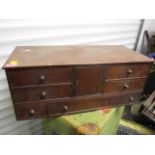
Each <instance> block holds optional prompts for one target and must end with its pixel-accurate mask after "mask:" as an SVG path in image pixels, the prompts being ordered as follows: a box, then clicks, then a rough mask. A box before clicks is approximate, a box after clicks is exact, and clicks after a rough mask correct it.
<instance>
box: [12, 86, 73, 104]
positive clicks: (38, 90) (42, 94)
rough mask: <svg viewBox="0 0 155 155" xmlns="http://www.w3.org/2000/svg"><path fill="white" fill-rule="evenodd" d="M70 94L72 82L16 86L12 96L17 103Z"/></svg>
mask: <svg viewBox="0 0 155 155" xmlns="http://www.w3.org/2000/svg"><path fill="white" fill-rule="evenodd" d="M70 96H71V84H67V85H49V86H40V87H28V88H14V89H13V90H12V97H13V101H14V102H15V103H20V102H30V101H36V100H47V99H56V98H65V97H70Z"/></svg>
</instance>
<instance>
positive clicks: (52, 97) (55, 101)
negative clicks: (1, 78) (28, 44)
mask: <svg viewBox="0 0 155 155" xmlns="http://www.w3.org/2000/svg"><path fill="white" fill-rule="evenodd" d="M53 61H54V60H53ZM61 61H62V60H61ZM150 67H151V63H150V62H147V63H146V62H141V63H134V62H132V63H125V62H124V63H119V64H118V63H116V64H115V63H111V64H108V63H107V64H106V63H104V62H103V63H101V64H82V65H81V64H80V65H77V64H72V65H60V66H50V65H49V66H37V67H35V66H31V67H28V66H27V67H8V68H7V67H6V68H5V67H4V68H5V69H6V73H7V79H8V83H9V87H10V91H11V95H12V100H13V103H14V108H15V112H16V116H17V119H18V120H24V119H33V118H43V117H53V116H58V115H63V114H70V113H75V112H82V111H89V110H95V109H100V108H106V107H115V106H120V105H124V104H130V103H135V102H137V101H138V100H139V99H140V95H141V93H142V91H143V88H144V86H145V81H146V78H147V75H148V74H149V71H150Z"/></svg>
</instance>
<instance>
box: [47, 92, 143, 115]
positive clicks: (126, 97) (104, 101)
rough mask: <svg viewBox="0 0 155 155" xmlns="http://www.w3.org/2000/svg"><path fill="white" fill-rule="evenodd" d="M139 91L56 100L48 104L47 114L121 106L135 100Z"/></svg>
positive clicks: (137, 98)
mask: <svg viewBox="0 0 155 155" xmlns="http://www.w3.org/2000/svg"><path fill="white" fill-rule="evenodd" d="M140 94H141V92H140V91H138V92H132V93H129V94H122V95H121V96H120V95H118V94H113V95H94V96H87V97H77V98H75V99H72V100H66V101H57V102H55V103H52V104H49V105H48V110H49V116H50V117H52V116H57V115H64V114H70V113H75V112H82V111H90V110H97V109H101V108H105V107H106V108H107V107H114V106H121V105H125V104H128V103H131V102H132V103H134V102H137V101H138V100H139V98H140Z"/></svg>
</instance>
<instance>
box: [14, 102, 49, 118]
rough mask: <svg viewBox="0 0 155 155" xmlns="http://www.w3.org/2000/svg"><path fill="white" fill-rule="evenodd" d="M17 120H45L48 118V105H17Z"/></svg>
mask: <svg viewBox="0 0 155 155" xmlns="http://www.w3.org/2000/svg"><path fill="white" fill-rule="evenodd" d="M14 108H15V112H16V118H17V120H25V119H33V118H43V117H47V116H48V109H47V108H48V106H47V104H46V103H39V102H34V103H26V104H22V105H21V104H19V105H15V106H14Z"/></svg>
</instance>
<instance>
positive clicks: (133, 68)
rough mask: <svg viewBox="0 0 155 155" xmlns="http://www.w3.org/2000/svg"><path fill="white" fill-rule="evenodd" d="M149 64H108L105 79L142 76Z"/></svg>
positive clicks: (148, 69) (145, 73) (145, 74)
mask: <svg viewBox="0 0 155 155" xmlns="http://www.w3.org/2000/svg"><path fill="white" fill-rule="evenodd" d="M150 67H151V65H150V64H124V65H123V64H116V65H109V66H108V70H107V75H106V79H120V78H130V77H144V76H147V75H148V73H149V71H150Z"/></svg>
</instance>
